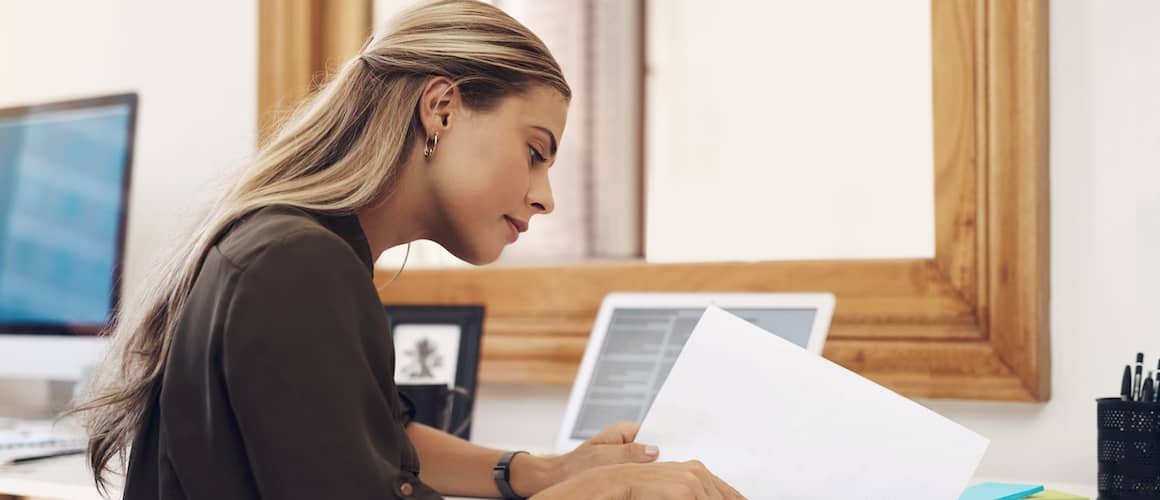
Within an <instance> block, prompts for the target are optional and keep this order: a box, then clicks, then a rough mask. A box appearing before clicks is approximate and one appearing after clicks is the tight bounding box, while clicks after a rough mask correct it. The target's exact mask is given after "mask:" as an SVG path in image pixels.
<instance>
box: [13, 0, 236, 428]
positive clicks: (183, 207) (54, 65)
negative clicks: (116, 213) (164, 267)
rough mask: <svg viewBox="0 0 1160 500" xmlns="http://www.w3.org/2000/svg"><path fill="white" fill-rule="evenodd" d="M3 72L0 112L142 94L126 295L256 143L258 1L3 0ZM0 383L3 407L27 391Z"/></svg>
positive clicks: (125, 275)
mask: <svg viewBox="0 0 1160 500" xmlns="http://www.w3.org/2000/svg"><path fill="white" fill-rule="evenodd" d="M0 68H4V69H3V77H0V107H6V106H12V105H19V104H24V103H34V102H42V101H50V100H56V99H64V98H75V97H85V96H90V95H97V94H104V93H113V92H123V91H137V92H139V93H140V109H139V114H138V122H137V143H136V157H135V159H134V165H133V176H132V181H131V182H132V195H131V197H130V202H129V203H130V211H129V230H128V241H127V245H126V255H125V258H126V264H125V274H124V279H125V283H126V286H127V291H128V292H130V293H131V292H132V291H133V290H134V289H135V288H134V287H136V286H138V285H139V284H140V282H141V280H142V279H143V276H144V275H145V270H146V269H147V268H148V266H149V265H150V263H151V262H152V261H153V260H154V259H156V258H157V256H158V255H159V253H160V251H161V250H163V249H164V248H166V247H167V245H169V244H170V240H171V238H170V237H171V236H173V235H175V234H178V233H179V232H180V231H181V230H183V229H185V226H186V225H188V224H190V223H191V221H192V216H193V215H194V214H195V212H196V210H199V209H200V208H202V206H203V205H204V204H205V203H207V202H208V201H209V199H210V196H211V195H212V193H213V192H214V189H213V187H214V185H215V184H216V183H218V181H219V179H220V178H222V176H224V175H225V174H226V173H227V172H228V171H229V170H230V169H232V168H235V167H238V166H240V165H241V163H242V162H243V161H244V160H245V159H246V158H247V157H249V156H250V155H251V154H252V152H253V150H254V147H255V142H256V139H255V137H256V126H255V121H256V118H255V116H256V112H257V110H256V108H257V2H256V1H255V0H244V1H239V0H206V1H198V2H156V1H151V0H36V1H8V2H3V3H0ZM0 384H3V385H0V401H3V400H4V399H5V397H10V396H12V395H13V393H14V392H16V390H17V389H18V388H22V387H23V388H24V389H26V391H25V392H32V391H27V389H29V387H28V386H27V385H24V386H22V385H19V383H18V382H13V381H7V382H5V381H0ZM0 406H3V405H2V403H0Z"/></svg>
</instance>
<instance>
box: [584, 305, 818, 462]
mask: <svg viewBox="0 0 1160 500" xmlns="http://www.w3.org/2000/svg"><path fill="white" fill-rule="evenodd" d="M726 310H727V311H729V312H730V313H732V314H734V315H736V316H738V317H741V318H744V319H745V320H747V321H749V322H750V323H753V324H755V325H757V326H759V327H761V328H762V329H764V330H766V331H768V332H772V333H773V334H775V335H777V336H779V337H781V338H784V339H786V340H788V341H790V342H793V343H795V344H797V345H799V346H801V347H802V348H805V347H806V346H807V344H808V343H809V340H810V332H811V331H812V329H813V326H814V320H815V318H816V316H817V313H818V311H817V310H815V309H738V308H726ZM704 312H705V309H704V308H688V309H678V308H667V309H659V308H658V309H652V308H649V309H643V308H618V309H615V310H613V311H612V319H611V321H610V322H609V324H608V331H607V332H606V333H605V335H604V342H603V344H602V345H601V346H600V353H599V355H598V356H597V357H596V366H595V367H594V368H593V370H592V378H591V380H590V381H589V385H588V390H587V392H586V393H585V394H584V400H583V402H582V403H581V409H580V412H579V414H578V415H577V417H576V424H575V426H574V427H573V428H572V439H579V440H586V439H589V438H591V437H592V436H595V435H596V434H597V433H599V432H600V431H601V430H604V429H605V428H607V427H608V426H610V425H612V424H615V423H617V422H635V423H640V422H641V421H642V420H644V416H645V415H646V414H647V413H648V410H649V408H651V407H652V403H653V400H655V399H656V397H657V393H658V392H660V390H661V386H663V385H664V383H665V379H667V378H668V376H669V372H670V371H672V369H673V364H674V363H676V361H677V357H678V356H679V355H680V354H681V350H682V349H683V348H684V347H685V343H686V342H688V341H689V336H691V335H692V334H693V328H694V327H696V326H697V322H699V321H700V320H701V315H702V314H704Z"/></svg>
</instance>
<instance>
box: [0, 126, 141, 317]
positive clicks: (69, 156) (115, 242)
mask: <svg viewBox="0 0 1160 500" xmlns="http://www.w3.org/2000/svg"><path fill="white" fill-rule="evenodd" d="M132 113H133V110H132V109H131V108H130V105H129V104H111V105H107V106H102V107H89V108H84V109H65V110H53V111H39V112H32V113H29V114H27V115H25V116H18V117H7V118H6V117H0V324H8V325H13V324H16V325H41V324H43V325H103V324H105V323H106V322H107V321H108V319H109V316H110V313H111V307H112V299H113V294H114V287H115V286H116V283H115V280H114V276H116V267H117V266H118V265H119V262H118V251H119V247H120V241H121V240H120V238H121V234H120V233H121V231H120V224H121V220H122V217H121V216H122V214H121V211H122V210H123V206H124V203H123V200H122V197H124V196H125V189H124V186H125V182H124V181H125V178H124V177H125V175H126V170H127V166H128V162H129V157H128V155H129V154H130V152H129V148H130V146H131V143H130V140H131V137H130V135H131V133H132V127H131V125H132V124H131V123H130V121H131V120H132V118H133V116H132Z"/></svg>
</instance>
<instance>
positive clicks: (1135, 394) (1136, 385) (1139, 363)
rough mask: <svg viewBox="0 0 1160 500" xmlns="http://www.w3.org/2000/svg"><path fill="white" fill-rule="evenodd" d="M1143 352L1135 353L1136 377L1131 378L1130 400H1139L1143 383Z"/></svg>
mask: <svg viewBox="0 0 1160 500" xmlns="http://www.w3.org/2000/svg"><path fill="white" fill-rule="evenodd" d="M1143 377H1144V353H1142V352H1138V353H1136V378H1134V379H1132V400H1133V401H1140V389H1141V384H1143V383H1144V380H1143Z"/></svg>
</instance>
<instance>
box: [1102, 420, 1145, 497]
mask: <svg viewBox="0 0 1160 500" xmlns="http://www.w3.org/2000/svg"><path fill="white" fill-rule="evenodd" d="M1096 420H1097V423H1098V426H1099V428H1098V431H1097V440H1098V442H1099V445H1098V446H1099V492H1100V496H1099V500H1144V499H1150V500H1155V499H1157V498H1160V403H1141V402H1135V401H1124V400H1122V399H1120V398H1102V399H1097V400H1096Z"/></svg>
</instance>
